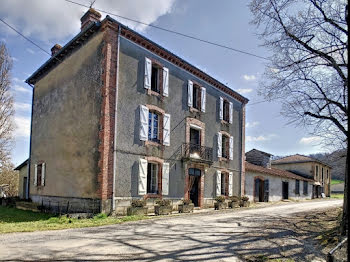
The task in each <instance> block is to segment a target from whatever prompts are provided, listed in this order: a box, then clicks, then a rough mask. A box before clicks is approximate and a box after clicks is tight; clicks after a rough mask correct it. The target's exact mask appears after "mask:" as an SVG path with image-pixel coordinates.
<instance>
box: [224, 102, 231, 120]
mask: <svg viewBox="0 0 350 262" xmlns="http://www.w3.org/2000/svg"><path fill="white" fill-rule="evenodd" d="M223 114H224V115H223V118H224V119H223V120H224V121H226V122H229V121H230V103H229V102H228V101H227V100H224V112H223Z"/></svg>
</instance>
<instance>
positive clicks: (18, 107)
mask: <svg viewBox="0 0 350 262" xmlns="http://www.w3.org/2000/svg"><path fill="white" fill-rule="evenodd" d="M14 106H15V110H16V111H29V110H30V109H31V107H32V106H31V104H27V103H19V102H17V103H15V104H14Z"/></svg>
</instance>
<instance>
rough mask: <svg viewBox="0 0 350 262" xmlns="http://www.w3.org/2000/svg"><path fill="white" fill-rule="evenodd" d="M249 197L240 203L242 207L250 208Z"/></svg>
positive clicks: (245, 197) (244, 197)
mask: <svg viewBox="0 0 350 262" xmlns="http://www.w3.org/2000/svg"><path fill="white" fill-rule="evenodd" d="M249 204H250V203H249V197H247V196H242V198H241V201H240V204H239V205H240V206H241V207H249Z"/></svg>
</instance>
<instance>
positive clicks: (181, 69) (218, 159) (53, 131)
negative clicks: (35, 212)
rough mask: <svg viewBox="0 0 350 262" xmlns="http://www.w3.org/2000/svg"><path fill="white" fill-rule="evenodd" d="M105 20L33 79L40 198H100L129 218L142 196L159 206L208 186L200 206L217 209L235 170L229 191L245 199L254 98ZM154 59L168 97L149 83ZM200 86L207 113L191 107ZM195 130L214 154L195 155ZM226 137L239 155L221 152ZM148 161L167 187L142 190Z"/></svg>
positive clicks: (87, 27) (35, 189)
mask: <svg viewBox="0 0 350 262" xmlns="http://www.w3.org/2000/svg"><path fill="white" fill-rule="evenodd" d="M89 12H91V15H92V17H91V19H90V18H89ZM96 17H98V15H96V12H95V11H90V10H89V11H88V13H87V14H85V15H84V19H83V20H84V21H89V22H88V23H87V22H84V24H83V25H82V32H81V33H80V34H79V35H78V36H76V37H75V38H74V39H73V40H72V41H71V42H70V43H69V44H67V45H66V46H64V47H62V48H61V49H59V50H58V51H56V52H55V53H54V54H53V55H54V57H53V58H51V59H50V60H49V61H48V62H46V63H45V64H44V65H43V66H42V67H41V68H40V69H39V70H38V71H36V72H35V73H34V74H33V75H32V76H31V77H30V78H29V79H28V80H27V82H28V83H30V84H34V85H35V88H34V103H33V115H32V131H31V151H30V161H29V163H30V182H29V185H30V191H29V192H30V197H31V198H32V199H33V201H35V202H38V203H47V202H50V203H52V202H54V201H56V202H60V201H61V202H62V203H61V206H62V205H64V204H67V203H68V201H70V203H74V205H72V209H71V210H74V209H76V210H79V209H81V207H86V206H91V205H92V204H91V203H93V205H94V207H95V205H96V203H97V202H98V203H99V205H100V209H99V211H102V212H107V213H109V212H111V211H114V212H115V213H118V214H125V212H126V208H127V206H129V205H130V202H131V200H132V199H135V198H138V199H139V198H145V199H147V202H148V205H149V206H150V207H151V206H152V205H154V201H155V199H156V198H168V199H171V200H172V201H173V204H174V208H175V209H176V208H177V205H178V204H179V203H180V202H179V201H180V200H181V199H184V198H185V199H186V198H190V197H193V194H192V193H193V192H192V191H191V194H192V195H191V194H190V192H189V190H191V189H192V188H193V185H192V186H189V185H190V184H191V183H198V184H196V187H197V186H198V189H197V190H198V192H196V194H197V195H196V197H198V199H196V200H198V206H199V207H207V206H212V205H213V199H214V198H215V196H217V195H218V194H220V193H218V192H219V190H218V189H217V188H218V184H217V183H218V182H217V181H219V180H218V171H219V173H220V171H222V172H226V173H227V174H230V176H229V177H230V180H229V181H225V183H230V192H229V193H228V192H226V193H227V194H230V195H241V194H242V193H243V192H242V186H243V185H244V155H243V154H242V152H244V145H243V142H244V121H245V115H244V112H245V104H246V103H247V102H248V100H247V99H246V98H244V97H242V96H241V95H239V94H238V93H236V92H234V91H233V90H231V89H229V88H228V87H226V86H224V85H223V84H221V83H220V82H218V81H217V80H215V79H214V78H212V77H210V76H209V75H207V74H205V73H204V72H202V71H200V70H199V69H197V68H195V67H193V66H192V65H190V64H189V63H187V62H186V61H184V60H182V59H181V58H179V57H177V56H175V55H173V54H172V53H171V52H169V51H167V50H165V49H164V48H162V47H160V46H159V45H157V44H155V43H153V42H152V41H150V40H148V39H146V38H144V37H143V36H141V35H139V34H138V33H136V32H134V31H132V30H130V29H129V28H127V27H125V26H123V25H122V24H120V23H118V22H116V21H115V20H113V19H111V18H110V17H107V18H106V19H104V20H103V21H101V22H96V21H95V19H96ZM82 22H83V21H82ZM148 60H149V61H151V62H152V63H154V64H156V65H157V68H160V69H161V68H165V69H166V70H167V71H164V72H165V73H163V71H162V72H161V74H160V75H161V78H160V79H159V78H158V80H159V81H160V85H161V86H163V85H164V84H165V83H167V85H168V86H167V87H166V88H167V90H166V91H167V92H168V93H167V94H166V95H164V94H163V93H162V92H163V91H164V92H165V90H162V89H161V92H155V91H152V90H151V89H150V88H145V86H146V82H145V81H146V80H145V75H146V68H145V62H146V63H147V61H148ZM57 61H59V62H57ZM165 69H164V70H165ZM163 74H166V76H163ZM164 77H167V78H164ZM152 81H153V80H152ZM163 81H164V82H163ZM190 82H191V83H193V85H196V86H198V87H199V88H200V90H201V92H202V93H200V94H201V97H200V100H199V101H201V102H200V103H202V104H203V103H204V105H205V106H204V107H205V110H203V109H204V108H202V109H201V110H198V109H196V108H195V107H192V106H189V104H188V99H189V98H188V96H189V90H190V89H189V83H190ZM203 90H204V91H203ZM191 95H192V94H191ZM223 100H225V101H226V103H227V104H229V105H230V108H229V109H230V110H229V112H230V113H229V115H230V120H229V121H228V120H227V121H224V120H222V119H221V113H220V112H221V111H222V107H223V104H222V103H223V102H222V101H223ZM203 101H204V102H203ZM142 108H145V110H147V112H154V113H156V114H158V116H159V123H158V129H159V131H158V136H159V137H158V138H159V140H158V141H150V140H148V139H147V138H146V139H145V138H144V137H141V135H140V130H141V129H142V126H141V123H144V122H142V121H143V119H141V113H142V112H141V109H142ZM227 110H228V109H227ZM227 112H228V111H227ZM148 120H149V119H148ZM148 120H147V121H148ZM147 121H146V122H147ZM166 121H170V128H169V129H166V128H168V127H164V124H165V123H166ZM191 128H194V129H196V130H199V132H200V150H199V151H198V152H199V153H200V154H202V153H203V152H204V151H205V150H206V151H205V153H208V154H207V155H205V156H204V155H200V156H199V158H198V156H196V155H193V156H192V155H191V154H186V153H185V151H184V149H185V145H189V144H190V142H191V141H190V129H191ZM147 132H148V130H147ZM219 133H220V134H221V135H225V136H226V137H227V139H229V140H225V141H229V144H227V147H229V152H230V154H229V158H228V156H227V157H226V158H223V157H222V156H219V155H218V154H217V152H219V151H220V150H221V149H220V148H221V145H220V146H219V139H218V137H219ZM165 134H167V136H168V137H165ZM169 137H170V139H169ZM165 139H167V140H165ZM145 140H146V141H145ZM169 141H170V142H169ZM222 141H224V140H222ZM219 149H220V150H219ZM203 150H204V151H203ZM202 151H203V152H202ZM210 152H212V153H211V154H210ZM205 158H207V159H205ZM142 161H143V163H154V164H156V165H158V169H157V172H158V178H157V179H158V180H157V193H152V194H150V193H147V192H146V193H145V192H144V191H142V190H141V189H142V187H143V186H144V185H143V182H144V176H142V174H141V168H142V167H144V166H142V165H141V162H142ZM148 167H149V166H147V170H148ZM193 168H194V169H196V170H200V177H199V178H198V179H195V181H197V182H193V181H194V180H193V176H192V174H189V169H191V170H192V169H193ZM143 172H145V171H143ZM146 172H148V171H146ZM38 173H40V174H39V175H38ZM142 179H143V180H142ZM146 186H148V185H146ZM51 198H52V199H51ZM79 203H80V206H79Z"/></svg>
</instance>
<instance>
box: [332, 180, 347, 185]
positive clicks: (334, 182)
mask: <svg viewBox="0 0 350 262" xmlns="http://www.w3.org/2000/svg"><path fill="white" fill-rule="evenodd" d="M342 183H344V181H342V180H337V179H332V180H331V185H336V184H342Z"/></svg>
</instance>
